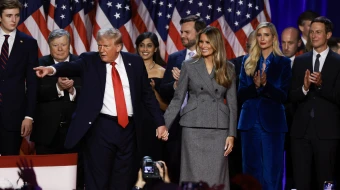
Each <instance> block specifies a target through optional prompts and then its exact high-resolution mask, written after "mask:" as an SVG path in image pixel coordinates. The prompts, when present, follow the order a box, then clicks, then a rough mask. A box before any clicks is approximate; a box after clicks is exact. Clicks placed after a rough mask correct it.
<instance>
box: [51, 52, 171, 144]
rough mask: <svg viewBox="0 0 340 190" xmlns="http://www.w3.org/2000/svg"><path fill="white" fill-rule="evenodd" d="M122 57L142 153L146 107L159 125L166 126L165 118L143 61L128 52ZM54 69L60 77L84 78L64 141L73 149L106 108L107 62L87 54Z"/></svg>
mask: <svg viewBox="0 0 340 190" xmlns="http://www.w3.org/2000/svg"><path fill="white" fill-rule="evenodd" d="M120 54H121V55H122V58H123V61H124V65H125V69H126V73H127V76H128V79H129V85H130V91H131V100H132V107H133V120H134V124H135V126H134V127H135V130H136V134H137V146H138V148H139V150H140V146H139V145H140V144H141V142H140V140H141V133H142V119H143V118H142V111H141V110H142V106H143V104H144V105H145V107H146V108H147V110H148V111H149V112H150V113H151V115H152V116H153V118H154V121H155V124H156V126H161V125H164V118H163V116H162V112H161V110H160V109H159V104H158V102H157V100H156V98H155V94H154V92H153V91H152V89H151V86H150V82H149V80H148V75H147V72H146V69H145V66H144V61H143V60H142V58H141V57H140V56H138V55H133V54H130V53H125V52H120ZM53 67H55V68H56V70H57V74H56V75H57V76H81V78H82V89H81V91H82V93H81V94H80V96H79V97H78V104H77V108H76V111H75V113H74V114H73V117H72V122H71V126H70V128H69V131H68V134H67V137H66V142H65V147H66V148H72V147H74V146H75V145H76V144H77V143H78V142H79V141H80V140H81V139H82V138H83V137H84V135H85V134H86V132H87V131H88V130H89V128H90V127H91V126H92V124H93V123H94V122H95V120H96V118H97V117H98V115H99V113H100V111H101V109H102V107H103V99H104V92H105V83H106V72H107V71H106V63H105V62H103V61H102V60H101V59H100V57H99V54H98V52H88V53H83V54H81V55H80V56H79V59H78V60H76V61H72V62H70V63H58V64H55V65H53ZM109 72H110V71H109Z"/></svg>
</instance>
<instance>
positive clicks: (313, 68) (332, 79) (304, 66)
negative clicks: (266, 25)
mask: <svg viewBox="0 0 340 190" xmlns="http://www.w3.org/2000/svg"><path fill="white" fill-rule="evenodd" d="M332 30H333V23H332V22H331V21H330V20H329V19H327V18H326V17H317V18H315V19H314V20H313V21H312V22H311V27H310V30H309V38H310V39H311V45H312V47H313V49H312V51H310V52H308V53H305V54H303V55H301V56H298V57H296V58H295V60H294V66H293V80H292V88H291V90H290V100H291V101H292V102H293V103H296V104H297V110H296V112H295V115H294V120H293V125H292V128H291V133H290V135H291V149H292V160H293V174H294V181H295V184H296V189H308V190H313V189H323V184H324V182H325V181H332V180H333V179H334V177H335V174H334V172H335V169H334V168H335V164H336V163H337V161H338V160H337V158H336V151H337V147H338V146H339V139H340V127H339V124H340V117H339V114H340V107H339V106H340V96H339V94H340V64H339V63H340V56H339V55H338V54H337V53H334V52H333V51H331V50H330V49H329V47H328V46H327V41H328V39H329V38H331V36H332ZM314 170H315V172H313V171H314ZM312 174H316V180H315V181H316V184H317V185H312V183H313V181H314V180H312Z"/></svg>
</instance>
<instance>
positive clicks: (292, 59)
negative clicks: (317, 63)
mask: <svg viewBox="0 0 340 190" xmlns="http://www.w3.org/2000/svg"><path fill="white" fill-rule="evenodd" d="M289 59H290V61H291V62H290V66H291V67H293V63H294V59H295V55H293V56H292V57H290V58H289Z"/></svg>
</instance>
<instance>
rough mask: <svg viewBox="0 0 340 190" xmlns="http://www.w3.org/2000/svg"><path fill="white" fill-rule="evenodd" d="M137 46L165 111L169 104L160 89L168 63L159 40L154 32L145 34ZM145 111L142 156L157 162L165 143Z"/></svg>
mask: <svg viewBox="0 0 340 190" xmlns="http://www.w3.org/2000/svg"><path fill="white" fill-rule="evenodd" d="M135 44H136V49H137V53H138V54H139V55H140V56H141V57H142V58H143V61H144V65H145V68H146V71H147V73H148V78H149V80H150V85H151V87H152V90H153V92H154V93H155V96H156V98H157V100H158V103H159V105H160V109H161V110H162V111H165V110H166V108H167V107H168V104H167V103H166V102H165V101H164V100H163V99H162V97H161V96H160V95H159V88H160V84H161V80H162V79H163V76H164V72H165V69H164V68H163V67H162V66H164V65H165V64H166V63H165V62H164V60H163V59H162V58H161V55H160V52H159V42H158V38H157V36H156V34H154V33H152V32H145V33H142V34H140V35H139V36H138V37H137V39H136V42H135ZM143 109H144V110H143V126H144V127H143V136H142V143H143V144H142V156H151V157H152V158H153V159H155V160H160V159H163V145H164V143H163V142H161V141H159V140H158V139H157V138H155V128H156V123H155V122H154V119H153V117H152V115H151V114H150V113H149V112H148V111H147V110H146V108H143ZM150 126H154V127H150Z"/></svg>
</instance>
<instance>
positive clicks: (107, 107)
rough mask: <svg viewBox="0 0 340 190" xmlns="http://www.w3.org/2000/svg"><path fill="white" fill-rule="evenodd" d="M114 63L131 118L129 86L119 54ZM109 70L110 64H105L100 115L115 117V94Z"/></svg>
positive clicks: (110, 68)
mask: <svg viewBox="0 0 340 190" xmlns="http://www.w3.org/2000/svg"><path fill="white" fill-rule="evenodd" d="M115 62H116V63H117V64H116V65H115V67H116V69H117V71H118V73H119V76H120V80H121V81H122V85H123V92H124V98H125V103H126V108H127V112H128V116H132V115H133V108H132V100H131V92H130V84H129V79H128V76H127V73H126V70H125V65H124V62H123V59H122V56H121V55H120V54H119V55H118V57H117V59H116V60H115ZM111 70H112V65H111V64H110V63H107V64H106V83H105V92H104V101H103V107H102V109H101V111H100V113H103V114H107V115H112V116H117V110H116V101H115V94H114V90H113V84H112V74H111Z"/></svg>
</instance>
